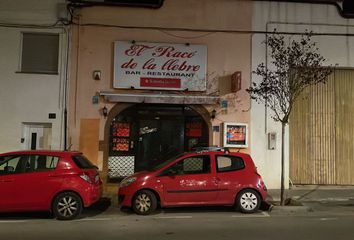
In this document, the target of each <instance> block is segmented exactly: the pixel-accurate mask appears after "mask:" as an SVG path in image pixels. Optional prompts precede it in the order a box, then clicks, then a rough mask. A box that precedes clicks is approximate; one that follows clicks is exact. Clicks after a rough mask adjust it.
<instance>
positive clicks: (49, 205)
mask: <svg viewBox="0 0 354 240" xmlns="http://www.w3.org/2000/svg"><path fill="white" fill-rule="evenodd" d="M0 193H1V195H0V196H1V197H0V212H20V211H51V212H53V213H54V215H55V216H56V217H57V218H58V219H61V220H69V219H74V218H76V217H77V216H79V215H80V213H81V211H82V209H83V207H88V206H90V205H92V204H93V203H95V202H96V201H97V200H98V199H100V197H101V193H102V182H101V180H100V177H99V175H98V171H97V168H96V167H95V166H94V165H92V164H91V162H90V161H89V160H87V159H86V157H85V156H84V155H82V153H79V152H67V151H18V152H10V153H4V154H0Z"/></svg>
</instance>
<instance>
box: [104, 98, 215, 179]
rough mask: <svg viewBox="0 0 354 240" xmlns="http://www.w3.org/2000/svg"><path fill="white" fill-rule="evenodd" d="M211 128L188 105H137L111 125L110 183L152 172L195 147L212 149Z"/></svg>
mask: <svg viewBox="0 0 354 240" xmlns="http://www.w3.org/2000/svg"><path fill="white" fill-rule="evenodd" d="M208 143H209V131H208V125H207V124H206V122H205V121H204V119H203V118H202V117H201V116H200V114H199V113H197V112H196V111H194V110H193V109H192V108H191V107H189V106H185V105H166V104H137V105H134V106H132V107H130V108H128V109H125V110H124V111H122V112H120V113H119V114H118V115H117V116H116V117H115V118H114V119H113V120H112V122H111V128H110V144H109V159H108V176H109V180H110V181H116V180H119V179H121V178H123V177H125V176H128V175H130V174H132V173H134V172H137V171H142V170H148V169H149V168H151V167H153V166H155V165H157V164H159V163H161V162H164V161H166V160H168V159H169V158H171V157H173V156H176V155H177V154H180V153H182V152H185V151H190V150H191V149H192V148H194V147H198V146H208Z"/></svg>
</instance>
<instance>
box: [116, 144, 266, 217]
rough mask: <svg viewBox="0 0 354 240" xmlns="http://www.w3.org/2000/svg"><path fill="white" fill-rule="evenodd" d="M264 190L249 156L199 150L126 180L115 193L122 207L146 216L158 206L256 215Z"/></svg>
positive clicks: (260, 178)
mask: <svg viewBox="0 0 354 240" xmlns="http://www.w3.org/2000/svg"><path fill="white" fill-rule="evenodd" d="M266 196H267V188H266V186H265V184H264V182H263V180H262V177H261V176H260V175H259V174H258V173H257V169H256V166H255V164H254V163H253V160H252V159H251V157H250V156H249V155H248V154H244V153H233V152H229V151H228V150H227V149H221V148H220V149H212V150H210V149H199V150H197V151H196V152H190V153H184V154H182V155H179V156H177V157H175V158H173V159H170V160H167V161H165V162H163V163H161V164H159V165H157V166H155V167H154V168H152V169H151V170H150V171H144V172H138V173H135V174H134V175H132V176H129V177H127V178H125V179H124V180H123V181H122V182H121V183H120V187H119V190H118V200H119V203H120V205H121V206H123V207H132V208H133V210H134V211H135V212H136V213H137V214H141V215H147V214H150V213H151V212H153V211H154V210H155V209H156V208H157V206H160V207H174V206H193V205H195V206H197V205H227V206H235V207H236V208H237V209H239V210H240V211H241V212H243V213H253V212H256V211H257V210H258V209H259V207H260V204H261V201H263V200H265V198H266Z"/></svg>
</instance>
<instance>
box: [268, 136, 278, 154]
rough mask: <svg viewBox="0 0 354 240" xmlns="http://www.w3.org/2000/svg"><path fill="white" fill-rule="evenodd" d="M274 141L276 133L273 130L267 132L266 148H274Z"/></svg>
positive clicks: (275, 140)
mask: <svg viewBox="0 0 354 240" xmlns="http://www.w3.org/2000/svg"><path fill="white" fill-rule="evenodd" d="M276 142H277V133H275V132H271V133H268V149H269V150H275V149H276Z"/></svg>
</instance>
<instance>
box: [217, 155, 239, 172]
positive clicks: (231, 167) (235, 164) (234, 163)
mask: <svg viewBox="0 0 354 240" xmlns="http://www.w3.org/2000/svg"><path fill="white" fill-rule="evenodd" d="M216 165H217V171H218V172H227V171H235V170H240V169H243V168H245V163H244V162H243V159H242V158H240V157H233V156H217V157H216Z"/></svg>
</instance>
